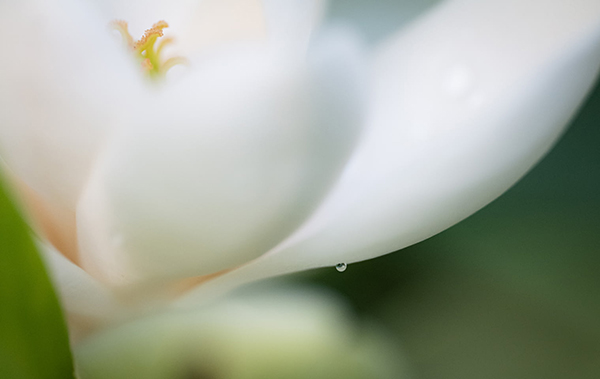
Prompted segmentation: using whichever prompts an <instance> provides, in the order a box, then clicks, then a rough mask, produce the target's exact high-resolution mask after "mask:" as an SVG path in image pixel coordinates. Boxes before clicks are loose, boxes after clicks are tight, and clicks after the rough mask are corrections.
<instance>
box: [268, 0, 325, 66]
mask: <svg viewBox="0 0 600 379" xmlns="http://www.w3.org/2000/svg"><path fill="white" fill-rule="evenodd" d="M262 3H263V7H264V12H265V19H266V26H267V34H268V38H269V40H270V41H271V42H272V43H274V44H277V45H279V46H278V47H279V48H284V49H289V50H294V51H296V52H298V53H300V54H304V53H305V52H306V49H307V48H308V44H309V42H310V38H311V36H312V34H313V32H314V30H315V29H316V27H317V26H318V25H319V23H320V22H321V19H322V18H323V16H324V15H325V11H326V4H327V1H326V0H262Z"/></svg>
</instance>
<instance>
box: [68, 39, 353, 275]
mask: <svg viewBox="0 0 600 379" xmlns="http://www.w3.org/2000/svg"><path fill="white" fill-rule="evenodd" d="M347 45H348V44H347ZM344 49H345V50H344ZM353 49H354V48H353V47H352V46H350V47H349V46H343V45H340V49H337V51H333V50H331V49H329V48H327V49H322V50H321V51H322V54H320V55H319V56H317V57H314V59H313V63H312V65H311V66H310V67H308V68H307V67H304V65H303V64H300V63H298V62H290V61H288V60H287V59H285V58H283V57H281V56H279V55H274V54H273V53H271V52H266V51H263V50H262V49H258V48H254V49H247V50H245V49H242V50H236V52H235V53H224V54H222V55H221V56H216V57H215V58H214V60H213V61H212V62H210V63H207V64H206V65H205V66H204V67H201V69H199V70H197V71H196V74H195V75H194V76H193V77H190V78H189V80H187V81H186V82H184V83H182V85H181V86H180V87H173V88H172V89H171V90H170V91H167V92H165V93H164V96H162V97H161V100H162V102H161V103H160V104H158V105H155V106H154V108H158V109H151V107H150V106H149V109H148V114H147V117H141V118H140V120H139V123H138V124H137V125H135V126H134V127H132V128H129V129H127V130H125V131H124V132H123V134H122V135H121V136H120V137H119V139H117V140H116V142H115V144H114V146H112V147H111V148H110V150H109V153H108V154H107V155H106V157H105V159H104V160H103V161H102V162H101V164H100V165H99V167H98V169H97V171H96V173H95V177H94V179H93V180H92V182H91V184H90V186H89V188H88V191H87V193H86V195H85V196H84V199H83V201H82V203H81V205H80V207H79V210H78V226H79V232H80V234H79V238H80V246H81V254H82V257H81V259H82V262H83V265H84V267H85V268H86V269H88V270H90V271H91V272H93V273H94V274H95V275H97V276H98V277H99V278H102V279H103V280H106V281H108V282H110V283H113V284H126V283H130V282H135V281H137V280H143V279H151V278H161V277H163V278H165V277H166V278H177V277H184V276H196V275H205V274H211V273H214V272H216V271H219V270H223V269H229V268H233V267H235V266H237V265H240V264H242V263H245V262H247V261H248V260H250V259H253V258H256V257H257V256H259V255H261V254H263V253H264V252H266V251H267V250H269V249H270V248H272V247H273V246H274V245H275V244H277V243H278V242H279V241H281V239H283V238H284V237H286V236H287V235H288V234H289V233H290V232H291V231H293V230H294V229H295V228H297V226H298V225H299V224H300V223H301V222H302V221H304V219H305V218H306V217H307V216H308V215H309V214H310V212H311V211H312V210H313V209H314V208H315V207H316V205H317V203H318V202H319V201H320V200H321V198H322V197H323V196H324V194H325V193H326V191H327V190H328V189H329V188H330V186H331V185H332V183H333V182H334V181H335V179H337V177H338V175H339V173H340V172H341V169H342V167H343V164H344V162H345V161H346V160H347V157H348V155H349V153H350V151H351V150H352V148H353V147H354V145H355V141H356V138H357V135H358V132H359V126H360V125H361V124H362V122H361V116H362V112H361V110H362V107H361V98H360V95H361V94H362V92H361V88H360V87H359V83H358V73H357V71H358V70H359V67H358V65H357V64H355V62H356V61H357V59H358V54H357V52H356V50H355V49H354V50H353ZM340 50H341V51H340ZM340 94H342V95H341V96H340Z"/></svg>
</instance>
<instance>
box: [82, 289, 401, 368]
mask: <svg viewBox="0 0 600 379" xmlns="http://www.w3.org/2000/svg"><path fill="white" fill-rule="evenodd" d="M278 284H279V285H278V288H277V289H274V288H271V289H268V290H265V289H264V288H263V289H262V291H256V289H255V290H254V291H252V292H250V293H248V291H244V292H245V293H244V294H241V295H237V296H235V297H233V296H230V297H226V298H224V299H221V300H220V301H219V302H216V303H215V304H211V305H210V306H206V307H203V308H202V309H199V310H195V311H193V312H170V313H165V314H159V315H154V316H151V317H147V318H144V319H141V320H136V321H135V322H132V323H128V324H124V325H120V326H117V327H115V328H112V329H107V330H105V331H101V332H99V333H97V334H95V335H93V336H91V337H90V338H88V339H86V340H83V341H82V342H81V343H79V344H76V345H75V346H74V349H73V350H74V354H75V357H76V359H77V363H78V374H79V375H78V378H81V379H102V378H111V379H129V378H144V379H176V378H181V379H184V378H311V379H325V378H353V379H366V378H369V379H391V378H396V379H398V378H407V377H408V376H406V372H407V371H408V370H407V369H406V367H404V360H403V358H402V354H401V352H400V351H399V349H398V347H397V346H396V345H395V344H394V343H392V341H391V340H390V339H389V338H388V337H387V334H384V333H383V331H381V330H379V329H378V328H375V327H373V326H372V325H370V324H366V325H365V324H362V323H358V322H356V320H355V319H354V318H353V317H351V316H352V315H351V314H350V312H348V309H347V306H346V304H344V302H343V301H342V300H341V299H340V298H339V297H336V296H334V295H333V294H330V293H324V292H321V291H318V290H317V289H310V290H309V289H298V288H289V287H287V288H286V287H285V286H284V288H281V283H278Z"/></svg>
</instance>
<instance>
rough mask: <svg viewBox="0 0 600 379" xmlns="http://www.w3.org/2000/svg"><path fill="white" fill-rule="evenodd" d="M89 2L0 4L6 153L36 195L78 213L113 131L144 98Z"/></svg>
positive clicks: (0, 103) (0, 100) (1, 123)
mask: <svg viewBox="0 0 600 379" xmlns="http://www.w3.org/2000/svg"><path fill="white" fill-rule="evenodd" d="M87 5H89V4H86V2H81V1H76V0H48V1H45V0H44V1H9V2H2V4H1V5H0V34H1V35H2V39H1V40H0V50H1V51H2V59H1V60H0V83H2V85H0V155H2V158H3V159H4V160H5V162H6V163H7V164H8V166H9V167H10V168H11V169H12V170H13V171H14V172H15V173H16V174H17V175H18V176H19V177H20V178H21V179H22V180H23V181H24V182H26V183H27V184H28V185H29V186H31V187H32V188H33V189H34V190H36V191H37V192H39V193H40V194H42V195H43V196H44V197H46V198H47V199H49V200H50V201H52V202H54V203H57V204H59V205H61V206H64V207H67V208H71V209H74V208H75V203H76V201H77V198H78V195H79V192H80V190H81V187H82V186H83V183H84V182H85V180H86V178H87V175H88V170H89V167H90V165H91V162H92V160H93V158H94V156H95V154H96V153H97V151H98V150H99V148H100V146H101V145H102V143H103V142H104V140H105V138H106V136H107V134H108V133H109V131H110V130H111V129H112V128H113V127H115V125H116V124H117V122H118V120H119V119H120V118H121V116H122V114H123V113H124V112H125V111H126V110H128V109H131V105H130V104H129V103H128V100H129V99H131V100H137V98H139V95H138V94H137V92H136V90H135V88H136V83H137V81H138V80H139V78H138V77H137V75H136V74H135V73H134V72H133V68H134V64H132V63H131V62H129V61H128V60H127V59H125V58H124V56H125V54H123V53H122V52H121V51H120V48H121V46H120V45H119V44H118V43H115V41H114V40H113V39H112V38H111V36H110V33H109V32H108V31H107V25H106V24H105V23H104V22H101V20H100V19H99V18H98V17H97V15H96V13H95V12H94V10H93V9H90V8H89V7H87Z"/></svg>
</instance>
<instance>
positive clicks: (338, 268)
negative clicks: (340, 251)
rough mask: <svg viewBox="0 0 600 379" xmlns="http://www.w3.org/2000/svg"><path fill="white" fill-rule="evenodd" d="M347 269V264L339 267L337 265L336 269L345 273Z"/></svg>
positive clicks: (341, 264)
mask: <svg viewBox="0 0 600 379" xmlns="http://www.w3.org/2000/svg"><path fill="white" fill-rule="evenodd" d="M347 268H348V265H347V264H345V263H338V264H337V265H335V269H336V270H338V272H344V271H346V269H347Z"/></svg>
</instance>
